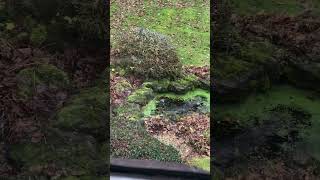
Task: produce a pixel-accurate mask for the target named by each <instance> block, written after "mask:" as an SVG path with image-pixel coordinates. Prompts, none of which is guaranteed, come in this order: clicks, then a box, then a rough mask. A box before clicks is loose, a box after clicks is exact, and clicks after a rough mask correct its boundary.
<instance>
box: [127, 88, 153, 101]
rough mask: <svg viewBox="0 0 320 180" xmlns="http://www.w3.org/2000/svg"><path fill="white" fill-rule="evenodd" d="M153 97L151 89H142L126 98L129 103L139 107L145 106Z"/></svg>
mask: <svg viewBox="0 0 320 180" xmlns="http://www.w3.org/2000/svg"><path fill="white" fill-rule="evenodd" d="M153 97H154V93H153V90H152V89H151V88H147V87H142V88H140V89H138V90H136V91H135V92H133V93H132V94H131V95H130V96H129V97H128V102H129V103H136V104H139V105H146V104H147V103H148V101H149V100H151V99H152V98H153Z"/></svg>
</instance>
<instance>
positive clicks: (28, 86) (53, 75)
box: [17, 64, 71, 98]
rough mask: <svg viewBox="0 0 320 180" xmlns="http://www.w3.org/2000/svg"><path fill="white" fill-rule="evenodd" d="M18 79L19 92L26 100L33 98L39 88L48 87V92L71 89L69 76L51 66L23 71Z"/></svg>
mask: <svg viewBox="0 0 320 180" xmlns="http://www.w3.org/2000/svg"><path fill="white" fill-rule="evenodd" d="M17 78H18V80H19V84H18V87H19V92H20V94H21V95H22V97H26V98H30V97H32V95H34V94H35V93H36V89H37V88H39V87H47V88H48V89H47V90H56V89H68V88H70V87H71V85H70V81H69V78H68V76H67V74H66V73H65V72H63V71H62V70H60V69H58V68H57V67H55V66H53V65H49V64H42V65H39V66H36V67H31V68H27V69H23V70H21V71H20V72H19V73H18V75H17Z"/></svg>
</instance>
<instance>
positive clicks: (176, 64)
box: [118, 28, 182, 79]
mask: <svg viewBox="0 0 320 180" xmlns="http://www.w3.org/2000/svg"><path fill="white" fill-rule="evenodd" d="M118 46H119V52H120V54H121V55H120V56H121V57H120V58H119V59H120V60H119V64H120V65H122V66H125V67H126V68H127V69H128V68H129V69H130V70H131V71H132V72H134V73H136V74H137V75H141V76H144V77H146V78H153V79H161V78H168V77H169V78H173V79H174V78H175V77H178V76H179V75H180V74H181V69H182V64H181V63H180V61H179V58H178V55H177V53H176V49H175V48H174V47H173V46H172V45H171V43H170V42H169V39H168V38H167V37H166V36H164V35H162V34H159V33H157V32H153V31H150V30H147V29H144V28H136V29H133V30H131V31H130V32H129V33H126V34H125V35H124V36H122V38H121V39H120V41H119V43H118Z"/></svg>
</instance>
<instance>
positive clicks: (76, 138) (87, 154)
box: [10, 130, 106, 175]
mask: <svg viewBox="0 0 320 180" xmlns="http://www.w3.org/2000/svg"><path fill="white" fill-rule="evenodd" d="M46 138H47V143H41V144H34V143H22V144H15V145H11V146H10V155H11V157H12V158H13V160H15V161H16V163H18V164H19V165H21V166H22V167H23V168H24V169H25V170H28V171H33V172H31V173H33V174H37V173H41V172H37V171H36V170H35V168H36V167H38V169H39V168H41V167H45V166H47V165H54V166H56V167H57V168H60V169H64V170H67V171H68V172H69V173H71V174H78V175H95V174H97V169H99V168H101V167H104V166H106V164H105V163H106V162H104V161H103V160H102V156H101V154H99V153H98V151H97V150H96V145H97V144H96V142H95V139H94V138H93V137H91V136H85V135H81V134H74V133H65V132H62V131H59V130H50V131H49V132H48V134H47V137H46Z"/></svg>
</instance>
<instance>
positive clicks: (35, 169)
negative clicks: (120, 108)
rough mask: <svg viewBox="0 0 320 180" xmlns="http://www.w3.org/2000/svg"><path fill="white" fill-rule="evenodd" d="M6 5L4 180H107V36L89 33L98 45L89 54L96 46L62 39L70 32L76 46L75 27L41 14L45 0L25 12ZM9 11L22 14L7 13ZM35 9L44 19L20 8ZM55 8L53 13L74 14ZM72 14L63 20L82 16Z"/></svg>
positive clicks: (0, 80)
mask: <svg viewBox="0 0 320 180" xmlns="http://www.w3.org/2000/svg"><path fill="white" fill-rule="evenodd" d="M50 2H52V3H53V4H54V5H56V4H55V2H53V1H50ZM5 3H6V1H0V18H1V22H0V37H1V38H0V97H1V98H0V114H1V115H0V124H1V126H0V128H1V134H0V140H1V141H0V177H1V179H106V178H107V175H108V173H109V172H108V171H109V170H108V168H107V167H108V166H107V165H108V164H109V160H108V157H109V156H108V148H107V147H108V144H109V143H108V137H106V134H107V133H106V130H107V129H108V128H107V127H106V124H107V121H106V119H107V117H108V113H107V110H106V106H107V102H106V99H107V81H106V79H105V77H106V76H105V73H104V71H105V70H106V68H107V61H106V54H105V48H104V46H103V47H101V46H100V47H99V45H101V40H102V39H103V37H97V36H95V35H96V34H95V35H94V33H92V34H91V35H92V36H91V38H92V39H94V40H96V41H95V42H94V45H92V44H91V45H92V46H90V47H86V48H84V46H86V45H88V44H89V43H90V42H91V43H92V41H89V40H87V39H85V38H84V39H82V40H84V41H85V43H84V44H85V45H84V46H82V47H80V46H81V44H82V43H83V42H82V43H81V42H80V41H78V42H77V43H75V42H76V41H75V40H72V41H71V42H70V39H67V38H62V36H63V35H64V36H66V37H71V36H70V34H68V33H72V34H73V35H75V38H77V40H79V39H80V36H78V35H79V34H77V33H79V31H77V30H79V27H76V26H77V25H78V24H77V23H74V24H72V23H71V22H70V21H69V22H68V21H66V20H65V19H60V17H56V16H55V15H54V16H53V17H52V16H50V15H51V14H50V13H49V14H45V15H43V14H41V13H47V12H48V11H46V10H44V9H45V8H48V6H47V4H46V3H47V2H44V4H42V2H40V3H37V6H34V4H32V3H31V4H28V7H21V6H23V5H25V4H23V3H22V4H20V3H18V4H7V6H6V4H5ZM73 3H76V2H73ZM10 5H16V6H17V8H12V9H9V8H7V7H10ZM19 5H21V6H19ZM63 5H66V6H68V7H69V8H74V6H73V5H74V4H67V3H64V4H62V6H63ZM82 5H88V6H90V7H91V4H90V3H89V4H85V3H84V4H82ZM30 6H31V7H32V8H34V9H31V10H30V9H29V10H30V12H32V11H37V13H35V14H37V15H39V16H40V17H37V16H36V15H35V14H33V15H34V16H24V15H21V14H20V13H23V12H24V11H23V12H22V11H19V10H17V9H18V8H23V9H26V8H30ZM39 6H41V7H40V9H41V10H43V11H39V9H37V8H39ZM55 7H57V6H50V7H49V9H50V10H52V11H56V12H57V11H59V12H60V14H64V13H65V15H67V14H68V13H69V12H68V11H67V12H62V9H63V8H61V9H59V8H56V9H55ZM6 8H7V9H6ZM15 10H17V11H19V13H15V12H13V11H15ZM82 10H83V9H82ZM73 12H74V14H73V15H72V16H71V17H69V16H65V17H66V18H67V17H69V18H74V19H77V18H79V14H77V13H79V12H78V11H77V10H75V11H73ZM38 13H39V14H38ZM68 15H69V14H68ZM82 15H83V13H82ZM16 16H17V17H19V18H15V17H16ZM84 16H85V17H86V18H90V17H89V16H88V15H87V16H86V15H84ZM76 17H77V18H76ZM41 18H46V20H48V19H51V20H52V19H54V20H52V21H49V22H48V21H43V19H41ZM94 18H95V19H94V20H97V21H98V19H99V17H98V16H94ZM16 19H19V21H17V20H16ZM83 19H85V18H84V17H82V20H83ZM57 22H58V23H57ZM90 22H93V20H90ZM65 23H68V25H66V24H65ZM57 24H59V25H57ZM82 25H84V24H82ZM72 26H74V27H75V28H73V27H72ZM53 27H54V28H53ZM66 27H68V28H69V31H66V30H65V29H63V28H66ZM82 27H83V26H82ZM82 30H84V29H82ZM84 31H85V30H84ZM61 32H62V34H61ZM86 33H88V31H86ZM82 34H83V35H84V33H83V32H82ZM99 38H100V39H99ZM92 39H91V40H92ZM99 40H100V41H99ZM102 41H105V39H103V40H102ZM82 45H83V44H82Z"/></svg>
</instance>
